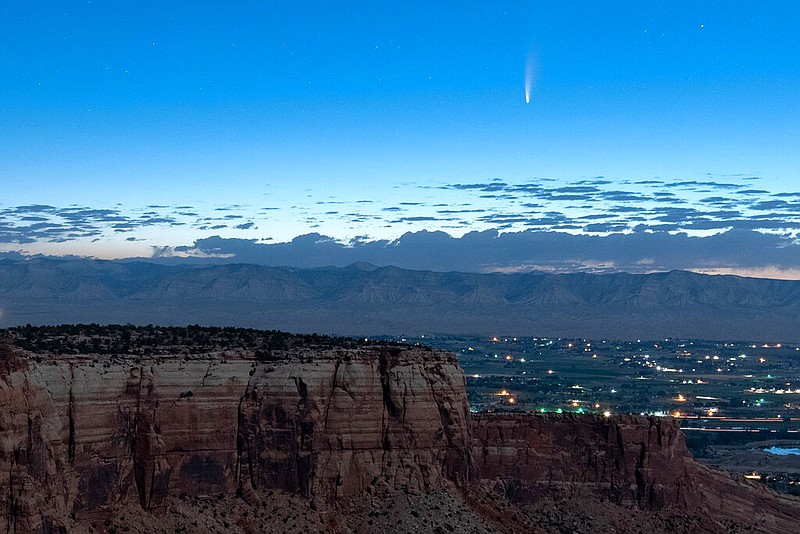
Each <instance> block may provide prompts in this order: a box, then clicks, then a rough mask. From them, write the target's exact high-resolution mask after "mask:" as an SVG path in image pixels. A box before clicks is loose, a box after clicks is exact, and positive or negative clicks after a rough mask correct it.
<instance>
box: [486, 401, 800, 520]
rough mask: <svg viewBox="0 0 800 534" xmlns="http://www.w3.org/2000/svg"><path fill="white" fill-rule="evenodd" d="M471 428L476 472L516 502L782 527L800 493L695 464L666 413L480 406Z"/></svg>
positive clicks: (799, 504)
mask: <svg viewBox="0 0 800 534" xmlns="http://www.w3.org/2000/svg"><path fill="white" fill-rule="evenodd" d="M472 428H473V435H474V438H473V439H474V441H473V458H474V460H475V469H476V471H477V472H478V473H480V477H481V478H482V479H483V480H484V481H485V482H491V485H492V489H493V490H494V491H496V492H498V493H500V494H501V495H503V496H504V497H505V498H506V499H508V500H509V501H511V502H514V503H517V504H522V505H527V504H532V503H536V502H538V501H540V500H543V499H547V500H550V501H555V502H569V503H572V506H577V507H578V508H580V507H583V506H588V507H590V506H591V503H598V502H610V503H613V504H616V505H621V506H622V507H624V508H626V509H635V510H645V511H651V512H662V511H669V512H671V513H678V514H680V513H687V514H697V515H700V516H702V521H700V524H699V525H698V526H695V527H694V529H697V528H700V529H702V531H709V532H718V531H719V532H725V531H737V529H742V530H747V531H751V530H754V531H757V532H771V533H777V532H786V533H789V532H795V531H796V528H797V525H798V524H800V500H798V499H796V498H794V497H789V496H782V495H778V494H775V493H773V492H771V491H768V490H766V489H765V488H764V487H762V486H760V485H758V484H757V483H751V482H747V481H745V480H741V479H736V478H734V477H731V476H729V475H726V474H724V473H721V472H718V471H714V470H712V469H709V468H707V467H705V466H703V465H701V464H699V463H697V462H696V461H695V460H694V459H693V458H692V457H691V454H690V453H689V451H688V450H687V448H686V443H685V440H684V436H683V433H682V432H681V430H680V427H679V424H678V421H677V420H674V419H671V418H659V417H649V418H648V417H640V416H632V415H620V416H615V417H611V418H606V417H603V416H600V415H598V416H589V415H587V416H577V415H572V414H564V415H557V414H547V415H511V414H504V415H495V414H482V415H477V416H474V417H473V427H472ZM619 531H625V530H624V529H621V530H619Z"/></svg>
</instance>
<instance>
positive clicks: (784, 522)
mask: <svg viewBox="0 0 800 534" xmlns="http://www.w3.org/2000/svg"><path fill="white" fill-rule="evenodd" d="M65 331H66V332H67V333H66V334H65V333H64V332H65ZM3 340H4V341H5V343H6V344H5V345H3V344H2V343H0V531H4V532H15V533H23V532H63V531H66V530H70V529H72V530H76V531H82V529H83V530H84V531H91V530H90V528H92V529H93V528H96V527H95V526H93V524H94V525H96V524H98V522H99V524H106V525H111V524H112V523H111V522H110V521H111V520H112V519H113V520H114V523H113V524H116V525H120V528H122V527H121V526H122V525H124V527H125V528H124V529H123V530H127V529H128V528H129V527H130V526H135V525H139V526H140V527H141V528H139V530H138V531H140V532H152V531H153V529H152V528H150V527H147V525H151V526H152V525H158V524H160V522H161V519H159V518H168V519H169V520H170V522H171V523H170V524H171V525H173V526H174V527H175V528H176V529H177V528H179V527H180V528H186V525H187V522H189V521H194V525H195V527H197V525H198V523H197V517H198V516H197V514H198V513H201V512H203V513H208V512H209V511H210V510H212V509H213V518H214V520H215V521H216V520H219V521H220V524H221V525H222V526H221V527H220V528H223V529H224V530H225V531H228V529H229V527H230V528H234V527H233V526H232V525H233V523H229V519H230V520H233V518H232V515H236V521H237V523H236V524H237V525H239V526H238V527H236V528H238V530H235V529H234V530H235V531H238V532H256V531H260V532H271V531H276V530H281V529H284V527H286V525H287V524H286V523H285V521H289V519H293V518H294V516H295V515H296V514H294V512H293V513H292V514H293V515H292V518H290V517H289V513H288V512H287V513H286V514H285V516H284V518H283V521H280V520H279V518H277V517H276V516H275V514H274V513H273V512H274V509H276V507H278V508H279V506H277V505H276V503H278V502H279V501H280V498H279V497H278V495H279V494H280V495H281V496H282V497H281V498H283V499H284V500H285V497H286V496H287V495H289V496H291V497H292V498H293V499H296V500H300V501H303V502H306V503H308V504H307V506H308V508H309V510H313V513H312V512H308V511H307V512H308V515H309V517H311V516H312V515H313V516H315V517H316V521H317V522H316V523H314V522H312V523H309V524H313V525H315V526H314V527H313V528H323V527H324V528H325V529H327V530H328V531H329V532H347V531H351V530H353V529H354V528H358V529H359V530H366V531H367V532H370V531H374V532H382V531H386V530H387V529H389V527H391V528H392V529H393V530H398V531H402V529H401V528H400V527H399V526H398V524H399V522H398V520H397V518H395V517H394V516H392V515H391V514H392V513H394V512H387V510H389V509H392V506H393V505H394V504H395V501H396V500H397V499H396V498H395V497H396V496H397V495H398V493H402V494H404V495H405V496H406V497H411V496H413V497H419V499H418V502H419V503H422V504H420V506H423V507H424V506H428V505H430V506H428V508H426V509H427V510H428V512H430V514H432V515H429V516H425V517H429V518H430V517H434V516H437V517H439V519H441V520H442V521H443V523H441V524H440V525H439V526H440V527H441V528H444V529H445V530H450V531H453V530H455V529H456V526H454V525H456V524H458V525H461V526H460V527H458V528H459V529H462V530H463V529H466V528H467V527H468V525H467V524H466V523H469V522H470V521H473V520H472V519H470V520H469V521H467V520H466V519H464V518H467V517H472V518H473V519H474V520H475V521H474V522H475V524H474V525H473V526H474V527H475V528H474V529H471V530H470V529H467V530H464V531H465V532H466V531H474V532H484V531H487V528H484V527H486V526H487V525H489V524H491V525H493V526H492V527H490V528H496V529H499V530H500V531H503V532H555V531H564V529H567V531H592V532H639V531H640V530H642V529H643V525H650V527H647V528H649V529H650V530H651V531H673V532H675V533H676V534H678V533H683V532H686V533H688V532H692V533H694V532H714V533H716V532H744V531H750V532H752V531H756V532H771V533H774V532H787V533H788V532H795V531H796V525H797V524H798V522H800V501H798V499H796V498H792V497H788V496H787V497H785V496H780V495H777V494H775V493H772V492H770V491H768V490H766V489H765V488H762V487H759V486H757V485H754V484H751V483H747V482H745V481H742V480H737V479H734V478H732V477H730V476H727V475H725V474H723V473H720V472H715V471H713V470H711V469H708V468H706V467H703V466H701V465H699V464H698V463H697V462H695V461H694V460H693V459H692V458H691V455H690V454H689V452H688V451H687V449H686V446H685V443H684V437H683V434H682V433H681V431H680V429H679V427H678V425H677V423H676V422H675V421H673V420H671V419H665V418H645V417H638V416H617V417H612V418H605V417H601V416H591V415H586V416H576V415H555V414H549V415H546V416H544V415H531V414H516V415H515V414H504V415H498V414H481V415H475V416H471V415H470V413H469V408H468V405H467V397H466V392H465V381H464V376H463V373H462V371H461V369H460V367H459V365H458V361H457V359H456V357H455V356H454V355H452V354H448V353H442V352H438V351H434V350H431V349H427V348H423V347H412V346H404V345H392V344H373V343H369V342H366V341H365V342H355V341H353V340H335V339H330V338H319V336H306V337H303V338H300V337H298V336H288V335H287V334H281V333H274V332H273V333H269V332H259V331H247V330H237V329H203V328H200V327H190V328H188V329H179V328H174V329H169V328H165V329H159V328H156V327H146V328H136V327H98V326H96V325H88V326H77V327H54V328H49V329H48V328H36V327H25V328H21V329H18V330H16V331H13V332H12V331H0V341H3ZM9 340H10V341H9ZM456 488H457V489H458V491H453V490H454V489H456ZM436 492H438V495H439V497H435V498H434V497H431V496H432V495H435V494H436ZM273 493H274V495H275V496H274V497H272V496H271V495H273ZM392 495H394V496H395V497H392ZM208 496H214V501H215V502H216V503H217V507H216V508H214V506H212V505H209V506H206V505H203V506H200V507H199V508H198V507H197V503H198V499H199V498H200V497H203V498H208ZM365 496H368V497H369V498H364V497H365ZM387 496H388V497H387ZM443 496H445V497H443ZM269 499H272V501H269ZM431 499H433V500H431ZM176 502H177V503H178V504H177V505H176ZM270 502H271V503H272V504H270ZM409 502H410V501H409ZM226 503H227V504H226ZM348 503H349V504H348ZM425 503H428V505H426V504H425ZM447 503H450V504H447ZM340 505H341V506H343V507H345V508H344V509H345V510H347V512H346V513H345V514H344V515H348V514H350V515H352V514H355V515H352V517H350V516H348V517H347V518H346V519H341V518H340V516H342V512H341V509H339V508H337V507H338V506H340ZM442 506H444V507H445V508H447V511H446V513H445V512H443V510H445V508H442ZM359 507H360V508H359ZM289 508H292V509H295V508H296V507H295V506H294V505H292V506H291V507H289ZM226 509H227V512H226ZM284 509H286V507H284ZM359 509H360V510H361V512H358V510H359ZM176 510H177V511H176ZM328 511H331V513H330V514H328V513H327V512H328ZM217 512H220V514H219V517H217ZM223 512H224V513H223ZM228 512H231V515H227V516H226V515H225V514H227V513H228ZM428 512H426V513H428ZM297 513H298V514H301V515H302V514H303V512H302V511H299V512H297ZM359 513H361V515H359ZM423 515H424V514H423ZM126 517H127V519H125V518H126ZM256 517H258V519H257V520H256ZM420 517H422V516H420V512H419V510H413V509H412V510H410V511H409V513H408V514H407V515H406V516H405V519H404V521H406V523H404V524H407V525H409V527H408V528H409V529H410V530H414V529H418V528H422V527H421V526H420V525H422V524H423V523H420V521H422V519H420ZM456 517H458V518H461V519H464V521H466V523H464V522H462V523H456V520H455V519H454V518H456ZM609 517H615V518H623V519H625V518H628V520H629V524H628V526H624V525H621V524H619V523H618V522H617V519H608V518H609ZM326 518H327V519H326ZM380 518H383V519H380ZM630 518H633V519H630ZM461 519H459V521H461ZM373 520H374V521H373ZM683 520H686V521H688V522H686V521H684V522H683V523H682V522H681V521H683ZM269 521H273V522H272V523H270V522H269ZM381 521H383V522H381ZM337 525H338V526H337ZM369 525H372V527H369ZM413 525H417V526H413ZM576 525H577V526H576ZM681 525H683V526H681ZM368 527H369V528H368ZM584 527H585V528H584ZM115 528H116V527H115ZM309 528H311V527H309ZM370 528H372V530H370ZM437 528H438V527H437ZM647 528H645V530H646V529H647ZM148 529H149V530H148ZM569 529H571V530H569ZM161 530H163V529H161ZM172 530H174V529H172Z"/></svg>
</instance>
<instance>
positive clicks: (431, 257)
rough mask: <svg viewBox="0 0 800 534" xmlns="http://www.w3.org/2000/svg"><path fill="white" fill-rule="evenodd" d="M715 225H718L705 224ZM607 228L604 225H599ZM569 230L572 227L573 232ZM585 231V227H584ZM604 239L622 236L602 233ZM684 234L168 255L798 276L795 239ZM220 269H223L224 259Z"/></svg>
mask: <svg viewBox="0 0 800 534" xmlns="http://www.w3.org/2000/svg"><path fill="white" fill-rule="evenodd" d="M702 222H703V223H708V222H710V221H702ZM597 224H598V225H601V224H602V223H597ZM565 226H569V225H565ZM582 228H584V227H582ZM594 229H595V230H596V231H597V232H598V233H607V232H609V231H612V232H613V230H614V227H613V225H612V226H602V227H601V226H597V227H596V228H594ZM676 229H677V226H675V225H670V224H664V225H655V226H653V225H642V226H639V227H636V228H635V229H634V230H635V231H634V232H631V233H626V234H621V233H611V234H609V235H602V236H599V235H586V234H579V235H574V234H570V233H563V232H554V231H536V230H525V231H521V232H507V233H499V232H498V231H497V230H487V231H482V232H469V233H467V234H465V235H464V236H463V237H461V238H455V237H451V236H450V235H448V234H447V233H444V232H428V231H421V232H413V233H406V234H404V235H402V236H401V237H400V238H398V239H397V240H393V241H388V240H376V241H367V240H366V239H365V238H364V237H363V236H362V238H360V239H358V240H353V241H351V242H348V243H341V242H337V241H335V240H334V239H332V238H330V237H326V236H323V235H320V234H308V235H304V236H300V237H297V238H295V239H293V240H292V241H291V242H289V243H271V244H267V243H257V242H255V241H254V240H245V239H223V238H221V237H212V238H208V239H201V240H198V241H196V242H195V244H194V245H193V246H190V247H178V248H177V249H174V251H171V250H161V251H159V252H158V253H157V256H159V257H163V256H165V255H166V256H168V255H169V254H172V253H181V254H196V255H198V256H204V257H208V256H213V255H224V256H226V258H225V259H224V261H235V262H247V263H258V264H265V265H288V266H296V267H321V266H327V265H337V266H346V265H349V264H352V263H354V262H357V261H363V262H368V263H372V264H375V265H381V266H383V265H395V266H398V267H403V268H408V269H423V270H424V269H429V270H440V271H452V270H456V271H490V270H507V269H545V270H552V271H557V272H562V271H563V272H567V271H574V270H594V271H596V270H598V267H597V265H603V266H605V267H603V268H602V269H603V270H607V271H628V272H646V271H652V270H670V269H694V270H699V269H718V268H719V269H722V268H725V269H740V270H748V269H759V268H765V267H777V268H795V267H796V266H797V265H800V245H798V244H797V243H796V242H795V241H794V240H793V239H792V238H790V237H787V236H780V235H773V234H764V233H760V232H756V231H752V230H748V229H740V228H734V229H731V230H727V231H725V232H722V233H719V234H716V235H712V236H708V237H691V236H688V235H686V234H685V233H671V232H674V231H675V230H676ZM219 261H223V260H222V259H220V260H219Z"/></svg>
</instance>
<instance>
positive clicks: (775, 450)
mask: <svg viewBox="0 0 800 534" xmlns="http://www.w3.org/2000/svg"><path fill="white" fill-rule="evenodd" d="M764 452H768V453H770V454H775V455H777V456H788V455H790V454H795V455H797V456H800V449H787V448H784V447H767V448H766V449H764Z"/></svg>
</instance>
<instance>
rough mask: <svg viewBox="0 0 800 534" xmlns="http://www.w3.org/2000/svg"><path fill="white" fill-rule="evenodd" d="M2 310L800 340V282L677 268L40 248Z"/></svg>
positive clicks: (19, 267) (294, 326)
mask: <svg viewBox="0 0 800 534" xmlns="http://www.w3.org/2000/svg"><path fill="white" fill-rule="evenodd" d="M0 310H2V315H0V326H13V325H18V324H26V323H31V324H57V323H66V322H97V323H103V324H106V323H126V322H130V323H133V324H150V323H161V324H172V325H181V324H183V325H185V324H194V323H199V324H209V325H221V326H243V327H258V328H279V329H284V330H290V331H299V332H311V331H316V332H321V333H342V334H352V335H377V334H407V333H417V332H425V333H432V334H453V335H457V334H478V335H483V334H489V333H504V334H520V335H525V334H530V335H548V336H562V337H611V338H639V337H645V338H650V339H656V338H661V337H679V338H680V337H683V338H705V339H732V338H733V337H735V338H736V339H737V340H741V339H748V340H775V341H785V342H790V341H800V328H798V326H800V281H788V280H773V279H759V278H744V277H739V276H735V275H704V274H698V273H692V272H688V271H678V270H673V271H667V272H659V273H652V274H628V273H613V274H587V273H573V274H549V273H510V274H504V273H465V272H458V271H450V272H439V271H412V270H407V269H400V268H398V267H393V266H386V267H377V266H373V265H369V266H368V265H366V264H353V265H351V266H348V267H328V268H314V269H302V268H296V267H269V266H261V265H255V264H245V263H243V264H225V265H207V266H196V265H189V266H164V265H159V264H154V263H147V262H117V261H109V260H61V259H59V260H54V259H44V258H38V259H33V260H28V261H4V262H2V263H0Z"/></svg>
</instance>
